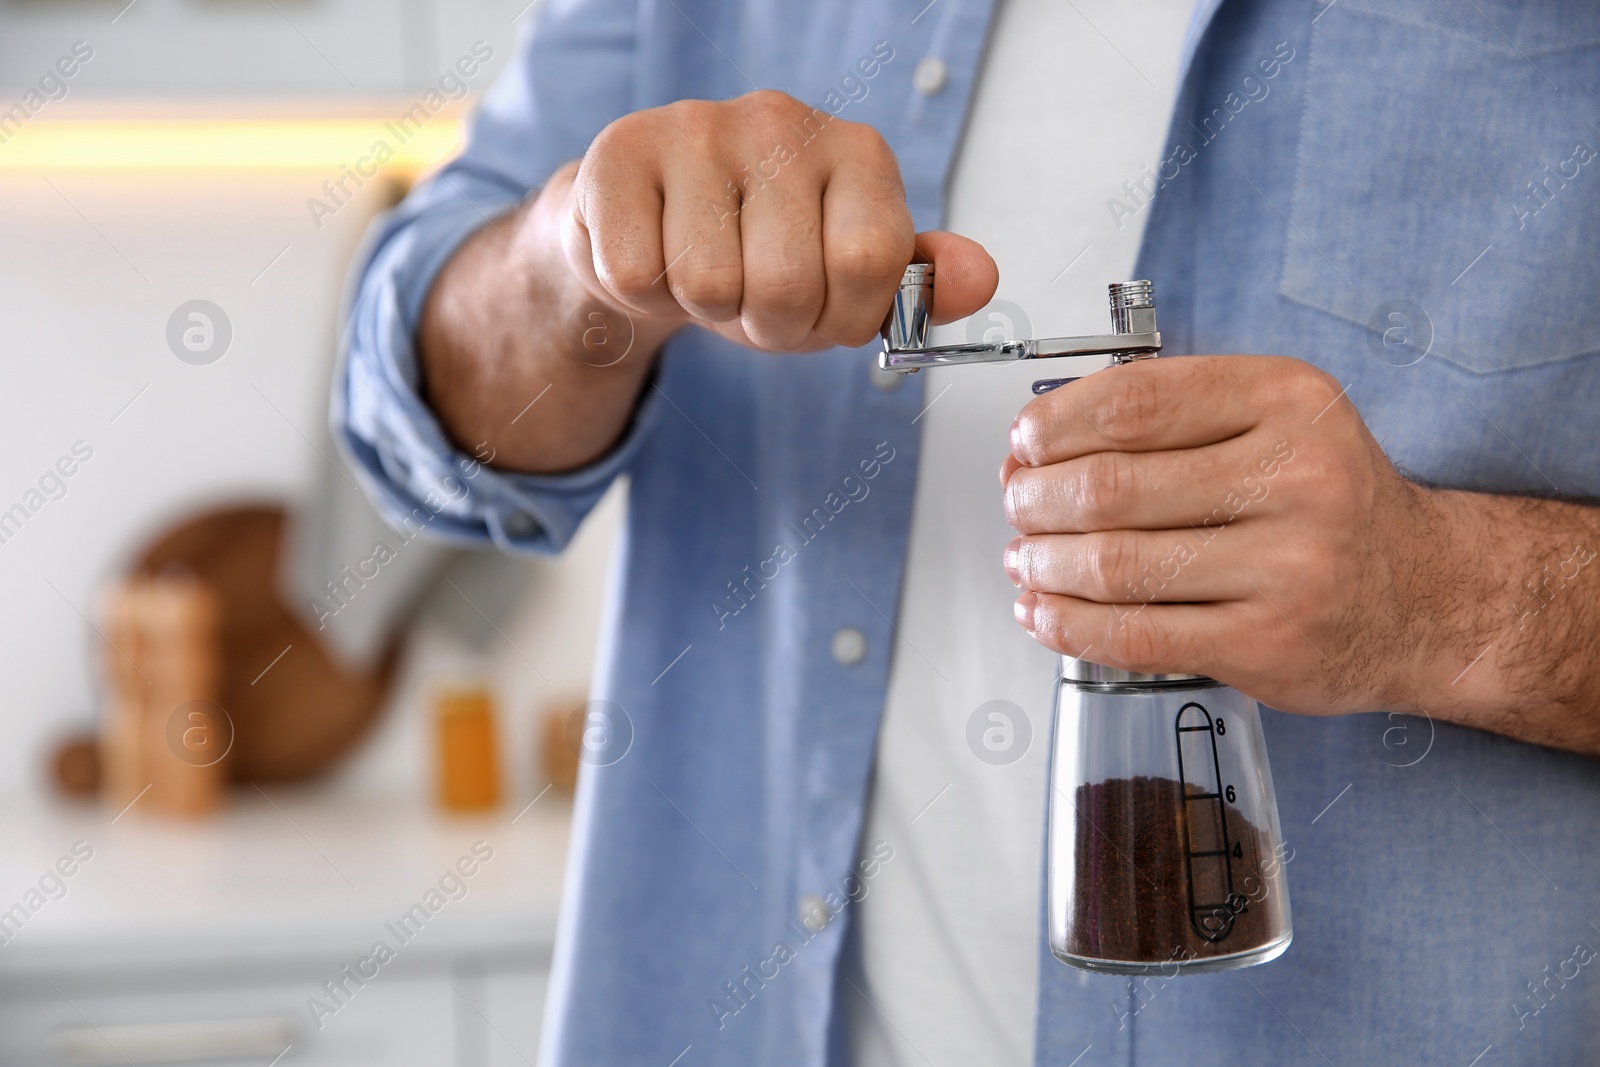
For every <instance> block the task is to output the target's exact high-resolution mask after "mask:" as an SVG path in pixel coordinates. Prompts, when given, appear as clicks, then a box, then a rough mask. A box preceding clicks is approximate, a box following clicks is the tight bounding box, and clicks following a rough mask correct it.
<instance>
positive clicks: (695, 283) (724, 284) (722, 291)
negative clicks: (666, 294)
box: [671, 267, 744, 315]
mask: <svg viewBox="0 0 1600 1067" xmlns="http://www.w3.org/2000/svg"><path fill="white" fill-rule="evenodd" d="M671 284H672V295H673V296H674V297H675V298H677V301H678V303H680V304H682V305H683V306H684V307H686V308H689V309H691V310H699V311H705V312H711V313H716V314H719V315H732V314H736V313H737V312H738V310H739V301H740V299H741V298H742V297H743V296H744V277H743V274H742V273H741V272H740V270H739V269H738V268H737V267H702V268H699V269H697V270H693V271H689V272H688V273H686V274H685V275H684V276H683V277H682V278H676V277H675V278H673V279H672V283H671Z"/></svg>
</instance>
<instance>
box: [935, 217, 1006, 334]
mask: <svg viewBox="0 0 1600 1067" xmlns="http://www.w3.org/2000/svg"><path fill="white" fill-rule="evenodd" d="M917 253H918V254H919V255H920V256H922V257H923V258H924V259H926V260H927V261H928V262H930V263H932V264H933V321H934V322H935V323H937V324H942V323H946V322H954V321H955V320H956V319H964V318H966V317H967V316H968V315H971V314H973V313H974V312H976V311H977V310H978V309H979V308H981V307H983V306H984V305H985V304H987V303H988V302H989V301H990V299H991V298H993V296H994V291H995V289H996V287H998V286H999V284H1000V268H998V267H996V266H995V264H994V258H993V257H992V256H990V255H989V253H987V252H985V251H984V250H983V246H982V245H980V244H979V243H978V242H976V241H974V240H973V239H972V238H970V237H962V236H961V235H960V234H958V233H948V232H946V231H944V230H929V231H927V232H926V233H919V234H917Z"/></svg>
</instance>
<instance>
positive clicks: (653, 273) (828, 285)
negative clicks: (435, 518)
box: [418, 90, 998, 473]
mask: <svg viewBox="0 0 1600 1067" xmlns="http://www.w3.org/2000/svg"><path fill="white" fill-rule="evenodd" d="M914 256H920V257H922V258H926V259H929V260H931V261H933V262H934V263H935V265H936V267H937V270H938V278H939V285H938V287H937V288H936V289H935V291H934V292H935V296H934V308H933V313H934V320H935V321H936V322H947V321H950V320H952V319H958V318H962V317H964V316H967V315H970V314H972V313H973V312H975V311H977V310H978V309H979V308H981V307H982V306H983V305H984V304H985V303H987V302H988V300H989V298H990V297H991V296H993V295H994V290H995V286H996V284H997V282H998V275H997V272H996V269H995V265H994V261H993V260H992V259H991V258H990V257H989V255H988V253H986V252H985V251H984V250H983V248H982V247H981V246H979V245H978V244H977V243H976V242H974V241H971V240H969V239H967V238H965V237H960V236H957V235H956V234H951V233H943V232H927V233H922V234H914V233H913V230H912V224H911V215H910V212H909V211H908V210H907V208H906V202H905V188H904V185H903V183H902V182H901V180H900V169H899V166H898V164H897V163H896V161H895V158H894V154H893V152H891V151H890V149H889V146H888V145H887V144H886V143H885V142H884V140H883V138H882V137H881V136H880V135H879V134H878V132H877V131H876V130H874V129H872V128H871V127H870V126H865V125H862V124H860V123H854V122H847V121H845V120H843V119H838V118H833V117H831V116H828V115H827V113H826V112H823V111H819V110H816V109H813V108H811V107H809V106H807V105H805V104H803V103H801V102H799V101H798V100H795V99H793V98H792V97H789V96H786V95H784V94H782V93H778V92H773V91H766V90H763V91H759V92H754V93H749V94H747V95H745V96H741V97H738V98H736V99H733V100H725V101H717V102H712V101H704V100H684V101H679V102H677V103H674V104H668V105H666V106H664V107H658V108H651V109H648V110H645V111H638V112H634V113H633V114H630V115H627V116H624V117H623V118H621V119H618V120H617V121H616V122H613V123H612V124H611V125H610V126H608V127H606V128H605V129H604V130H603V131H601V133H600V135H599V136H598V137H596V138H595V140H594V141H593V143H592V144H591V145H590V146H589V150H588V151H587V152H586V153H585V154H584V157H583V159H581V160H579V161H577V162H575V163H570V164H568V165H566V166H565V167H562V168H561V169H560V170H558V171H557V172H556V173H555V174H554V175H552V176H551V178H550V180H549V181H548V182H547V183H546V184H545V186H544V188H543V189H541V190H540V191H539V192H538V193H537V194H536V195H534V196H533V197H530V198H529V200H528V201H526V202H525V203H524V204H523V205H522V206H521V207H519V208H518V209H517V210H516V211H514V212H512V213H511V214H510V215H508V216H506V217H504V218H501V219H498V220H496V221H495V222H493V223H490V224H489V225H488V226H485V227H484V228H483V229H482V230H480V231H479V232H478V233H477V234H475V235H474V236H473V237H472V238H471V239H469V240H468V241H467V242H466V243H465V244H463V246H462V247H461V249H460V250H459V251H458V252H457V253H456V254H455V255H454V256H453V257H452V258H451V260H450V262H449V263H447V264H446V266H445V268H444V269H443V270H442V271H441V272H440V275H439V278H438V280H437V281H436V282H435V284H434V287H433V290H432V292H431V293H430V294H429V298H428V301H427V304H426V306H425V308H424V312H423V316H422V322H421V324H420V327H419V330H418V342H419V347H420V350H421V357H422V368H423V374H424V381H425V388H426V392H427V396H428V400H429V403H430V404H431V406H432V407H433V409H434V411H435V413H436V414H437V415H438V416H439V419H440V422H441V423H442V424H443V426H444V427H445V428H446V430H447V432H449V433H450V435H451V436H452V437H453V438H455V440H456V443H457V444H458V445H459V446H461V447H462V448H463V449H464V450H466V451H469V452H472V453H474V454H476V455H478V456H493V457H494V458H493V459H492V460H490V461H489V462H491V463H492V465H494V466H497V467H504V468H508V469H513V470H523V471H533V472H546V473H547V472H558V471H565V470H572V469H575V468H578V467H581V466H584V465H586V464H588V463H591V462H593V461H594V460H596V459H598V458H599V457H600V456H601V455H603V454H604V453H605V452H606V451H607V450H608V449H610V448H611V447H612V446H613V445H614V444H615V443H616V441H617V440H618V438H620V437H621V435H622V433H623V431H624V429H625V428H626V426H627V422H628V418H629V416H630V415H631V413H632V411H633V409H634V406H635V405H636V403H637V401H638V395H639V391H640V389H642V388H643V387H644V383H645V381H646V380H647V376H648V372H649V368H650V366H651V364H652V362H653V360H654V356H655V353H656V352H657V351H658V350H659V349H660V347H661V345H662V344H663V343H664V342H665V341H666V339H667V338H668V337H669V336H670V335H671V334H672V333H673V332H674V331H676V330H677V329H679V328H680V327H682V326H684V325H686V324H689V323H694V324H696V325H700V326H703V327H705V328H706V329H708V330H711V331H713V332H715V333H718V334H720V335H721V336H723V337H726V338H728V339H730V340H733V341H736V342H738V343H740V344H743V345H747V346H749V347H751V348H757V349H762V350H766V351H780V352H801V351H810V350H815V349H820V348H826V347H829V346H832V345H846V346H851V347H854V346H857V345H862V344H866V343H868V342H870V341H871V340H872V339H873V337H874V336H875V335H876V334H877V332H878V329H879V327H880V325H881V324H882V322H883V320H884V318H885V316H886V315H887V314H888V310H889V306H890V304H891V302H892V301H893V298H894V292H895V289H896V287H897V286H898V285H899V282H900V277H901V274H902V273H903V272H904V270H905V267H906V264H908V263H910V262H911V261H912V259H913V257H914ZM597 304H598V305H599V307H598V309H597V307H596V305H597ZM597 313H598V314H599V315H600V318H601V319H603V320H606V321H607V323H608V325H609V326H612V327H619V328H620V329H621V331H622V332H623V333H625V334H626V336H627V338H628V341H627V345H628V347H627V349H626V351H627V356H626V358H622V359H620V360H619V361H615V362H613V361H611V360H610V359H609V358H608V359H601V360H597V359H595V358H593V357H594V355H595V353H594V352H592V351H590V352H585V351H579V350H578V348H579V347H581V345H575V342H574V337H577V338H583V337H585V336H587V335H588V333H589V331H586V330H583V329H578V330H574V329H572V328H571V326H572V323H574V322H580V323H587V322H589V321H591V320H592V319H593V317H594V316H595V315H596V314H597ZM621 316H625V317H626V323H625V324H623V323H620V322H618V321H616V320H617V319H618V317H621ZM608 351H609V350H608ZM546 392H548V394H549V395H548V397H547V398H546V399H545V400H544V402H543V403H542V404H541V405H540V408H539V409H538V413H537V417H535V418H529V419H522V418H521V414H522V413H523V412H525V411H527V410H528V406H529V404H530V402H531V401H532V400H533V399H534V398H535V397H536V396H538V397H544V396H545V394H546Z"/></svg>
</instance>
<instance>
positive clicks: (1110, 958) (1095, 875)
mask: <svg viewBox="0 0 1600 1067" xmlns="http://www.w3.org/2000/svg"><path fill="white" fill-rule="evenodd" d="M1053 749H1054V750H1053V753H1052V762H1051V772H1050V773H1051V789H1050V811H1049V845H1048V854H1047V857H1046V862H1047V881H1048V887H1047V897H1048V907H1049V927H1050V950H1051V951H1052V952H1053V953H1054V954H1055V956H1056V957H1057V958H1058V959H1060V960H1061V961H1062V962H1064V963H1069V964H1071V965H1073V966H1075V967H1081V968H1083V969H1085V970H1090V971H1102V972H1111V973H1117V974H1141V973H1146V972H1152V971H1159V972H1161V973H1164V974H1167V975H1168V976H1171V975H1173V974H1174V973H1178V972H1190V973H1196V972H1204V971H1222V970H1231V969H1233V968H1236V967H1248V966H1251V965H1253V964H1257V963H1265V962H1267V961H1268V960H1271V959H1274V958H1276V957H1277V956H1278V955H1280V954H1281V953H1282V952H1283V951H1284V949H1286V948H1288V947H1289V941H1290V938H1291V937H1292V936H1293V928H1292V926H1291V924H1290V920H1289V894H1288V887H1287V885H1286V884H1285V879H1284V874H1283V863H1284V861H1285V849H1284V847H1283V844H1282V836H1281V833H1280V830H1279V827H1278V807H1277V798H1276V796H1275V794H1274V792H1273V788H1272V772H1271V769H1270V768H1269V767H1268V764H1267V750H1266V743H1265V740H1264V738H1263V737H1262V733H1261V716H1260V710H1259V708H1258V707H1257V705H1256V703H1255V701H1253V700H1251V699H1249V698H1248V697H1246V696H1244V695H1243V694H1241V693H1239V692H1237V691H1236V690H1233V689H1230V688H1228V687H1227V686H1224V685H1221V684H1219V683H1217V682H1214V681H1212V680H1211V679H1209V678H1203V677H1199V676H1196V675H1164V674H1138V673H1134V672H1130V671H1120V670H1115V669H1112V668H1107V667H1103V666H1101V665H1099V664H1095V663H1090V662H1088V661H1086V660H1074V659H1071V658H1066V657H1064V658H1063V660H1062V675H1061V678H1060V680H1059V681H1058V682H1057V687H1056V709H1055V738H1054V742H1053Z"/></svg>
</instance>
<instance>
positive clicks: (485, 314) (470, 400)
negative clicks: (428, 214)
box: [418, 166, 671, 474]
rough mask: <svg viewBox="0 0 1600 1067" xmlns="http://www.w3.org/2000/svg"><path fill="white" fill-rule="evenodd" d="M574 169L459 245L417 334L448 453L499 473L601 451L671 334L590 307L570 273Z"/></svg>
mask: <svg viewBox="0 0 1600 1067" xmlns="http://www.w3.org/2000/svg"><path fill="white" fill-rule="evenodd" d="M575 169H576V168H575V166H568V167H564V168H562V170H561V171H558V172H557V173H556V175H555V176H553V177H552V178H551V180H550V182H549V183H548V184H547V185H546V186H545V188H544V189H543V191H541V192H540V193H539V194H537V195H536V196H533V197H530V198H529V199H528V200H527V201H525V202H524V203H523V204H522V205H521V206H519V207H518V208H517V209H516V210H515V211H512V212H511V213H510V214H507V215H503V216H501V217H500V218H498V219H496V220H494V221H493V222H490V223H488V224H487V225H485V226H484V227H483V228H482V229H480V230H479V231H478V232H477V233H475V234H473V236H472V237H470V238H468V239H467V241H466V242H465V243H464V244H463V245H462V246H461V248H460V249H459V250H458V251H457V252H456V254H455V255H454V256H452V257H451V259H450V261H449V262H448V263H447V264H446V265H445V267H444V269H443V270H441V271H440V273H439V277H438V279H437V281H436V282H435V283H434V286H433V289H432V292H431V293H430V294H429V297H428V301H427V304H426V306H425V307H424V310H423V314H422V322H421V325H420V328H419V330H418V344H419V348H420V356H421V363H422V375H423V383H424V389H425V392H426V396H427V400H428V403H429V406H430V407H431V408H432V409H433V411H434V413H435V414H436V415H437V416H438V418H439V421H440V422H441V424H442V425H443V426H444V429H445V431H446V432H447V433H448V434H449V435H450V436H451V438H452V439H453V440H454V441H455V443H456V445H457V446H459V447H460V448H461V449H462V450H463V451H465V452H468V453H470V454H473V455H475V456H477V457H478V458H479V459H480V460H483V461H485V462H488V463H490V465H492V466H495V467H499V468H502V469H505V470H517V471H528V472H533V473H540V474H547V473H557V472H561V471H568V470H573V469H575V468H578V467H582V466H584V465H585V464H587V463H591V462H593V461H594V460H596V459H598V458H599V457H600V456H602V455H603V454H605V452H606V451H607V450H608V449H610V448H611V447H612V446H613V445H615V444H616V442H617V440H618V439H619V438H620V437H621V436H622V434H623V432H624V431H625V429H626V427H627V424H628V419H629V417H630V415H631V414H632V412H633V409H634V406H635V405H636V403H637V401H638V396H639V391H640V389H641V388H642V387H643V385H644V382H645V380H646V378H647V376H648V374H649V371H650V366H651V364H652V362H653V361H654V359H655V353H656V351H657V350H658V349H659V348H660V346H661V344H662V343H663V341H665V339H666V337H667V335H668V334H670V332H671V329H670V328H668V327H663V326H661V325H660V324H658V323H655V322H653V321H651V320H648V319H645V318H644V317H642V316H632V317H629V316H628V315H626V314H624V313H623V312H622V311H621V310H620V309H617V308H616V307H615V306H614V305H610V304H605V303H601V302H598V301H596V300H595V299H594V298H593V297H592V296H591V295H590V294H589V293H588V292H587V291H586V290H585V289H584V287H583V286H582V285H581V284H580V283H579V282H578V280H577V279H576V278H575V277H574V276H573V274H572V272H571V270H570V269H569V268H568V266H567V264H566V260H565V257H564V256H563V254H562V250H561V235H560V217H559V213H560V211H561V210H562V207H563V205H564V202H565V197H566V195H567V189H568V188H569V187H570V185H571V181H572V174H573V172H574V170H575ZM624 352H626V354H625V355H624V354H623V353H624ZM491 457H492V458H491Z"/></svg>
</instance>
